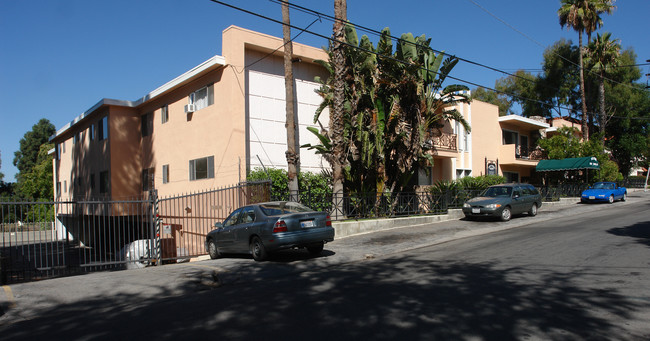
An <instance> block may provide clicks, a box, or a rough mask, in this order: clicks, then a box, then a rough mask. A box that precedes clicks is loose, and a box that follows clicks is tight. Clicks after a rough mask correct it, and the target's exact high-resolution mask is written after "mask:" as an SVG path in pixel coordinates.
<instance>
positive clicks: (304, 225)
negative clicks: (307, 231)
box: [300, 220, 314, 228]
mask: <svg viewBox="0 0 650 341" xmlns="http://www.w3.org/2000/svg"><path fill="white" fill-rule="evenodd" d="M300 227H302V228H307V227H314V221H313V220H306V221H301V222H300Z"/></svg>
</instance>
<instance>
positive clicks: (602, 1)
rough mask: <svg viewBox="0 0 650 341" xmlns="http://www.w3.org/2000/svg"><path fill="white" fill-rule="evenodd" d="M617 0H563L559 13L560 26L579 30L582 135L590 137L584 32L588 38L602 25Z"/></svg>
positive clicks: (586, 137)
mask: <svg viewBox="0 0 650 341" xmlns="http://www.w3.org/2000/svg"><path fill="white" fill-rule="evenodd" d="M614 1H615V0H561V1H560V3H561V6H560V9H559V10H558V11H557V15H558V17H559V18H560V26H562V27H564V26H566V27H567V28H572V29H574V30H575V31H577V32H578V47H579V48H580V97H581V101H582V135H583V136H584V139H585V140H588V139H589V127H588V126H587V99H586V95H585V77H584V71H583V65H584V64H583V54H584V51H583V48H582V32H585V33H587V37H588V39H589V38H590V37H591V33H593V32H594V31H595V30H596V29H598V28H599V27H600V26H602V23H603V21H602V19H601V18H600V15H601V14H603V13H607V14H610V13H611V12H612V11H613V10H614V8H615V6H614Z"/></svg>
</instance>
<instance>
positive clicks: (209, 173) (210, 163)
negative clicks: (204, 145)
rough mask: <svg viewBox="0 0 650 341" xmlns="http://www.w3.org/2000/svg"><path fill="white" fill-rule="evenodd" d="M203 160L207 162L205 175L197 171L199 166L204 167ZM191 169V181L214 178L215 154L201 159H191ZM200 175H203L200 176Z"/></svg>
mask: <svg viewBox="0 0 650 341" xmlns="http://www.w3.org/2000/svg"><path fill="white" fill-rule="evenodd" d="M203 162H205V173H206V174H205V177H204V176H203V174H198V173H197V168H198V167H201V168H203ZM189 170H190V174H189V178H190V181H195V180H204V179H214V156H208V157H202V158H199V159H194V160H190V165H189ZM201 173H203V172H201ZM199 175H200V176H201V177H199Z"/></svg>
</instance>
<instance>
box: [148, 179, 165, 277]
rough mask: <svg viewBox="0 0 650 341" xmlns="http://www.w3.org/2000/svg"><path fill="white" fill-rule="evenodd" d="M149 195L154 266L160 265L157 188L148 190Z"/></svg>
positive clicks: (159, 220)
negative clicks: (151, 210) (151, 206)
mask: <svg viewBox="0 0 650 341" xmlns="http://www.w3.org/2000/svg"><path fill="white" fill-rule="evenodd" d="M149 195H150V200H151V202H152V204H153V212H152V219H151V221H152V222H153V224H152V225H153V226H152V229H153V230H154V231H152V232H153V237H154V245H155V248H156V251H155V259H156V266H158V265H162V252H161V250H160V222H161V219H160V200H159V199H158V190H156V189H154V190H152V191H151V192H149Z"/></svg>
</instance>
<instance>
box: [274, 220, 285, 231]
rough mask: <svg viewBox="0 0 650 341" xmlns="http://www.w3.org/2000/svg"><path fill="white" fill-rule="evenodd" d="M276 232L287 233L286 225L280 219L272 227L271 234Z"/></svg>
mask: <svg viewBox="0 0 650 341" xmlns="http://www.w3.org/2000/svg"><path fill="white" fill-rule="evenodd" d="M278 232H287V223H286V222H285V221H284V220H282V219H280V220H278V221H276V222H275V224H274V225H273V233H278Z"/></svg>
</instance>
